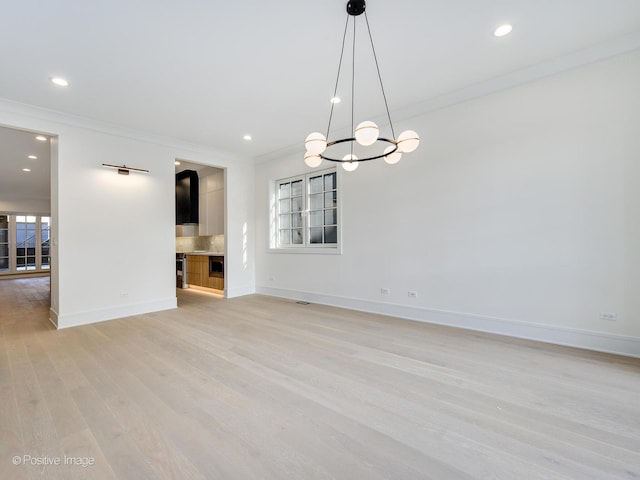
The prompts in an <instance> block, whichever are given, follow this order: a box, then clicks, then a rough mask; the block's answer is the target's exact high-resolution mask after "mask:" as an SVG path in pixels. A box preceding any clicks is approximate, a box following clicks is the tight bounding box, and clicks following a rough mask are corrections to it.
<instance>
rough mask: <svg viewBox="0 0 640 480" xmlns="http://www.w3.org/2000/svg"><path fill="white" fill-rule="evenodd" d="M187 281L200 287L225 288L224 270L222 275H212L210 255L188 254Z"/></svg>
mask: <svg viewBox="0 0 640 480" xmlns="http://www.w3.org/2000/svg"><path fill="white" fill-rule="evenodd" d="M220 258H224V257H220ZM187 283H188V284H189V285H195V286H198V287H206V288H215V289H216V290H224V272H222V276H220V275H217V276H211V275H210V273H209V256H208V255H187Z"/></svg>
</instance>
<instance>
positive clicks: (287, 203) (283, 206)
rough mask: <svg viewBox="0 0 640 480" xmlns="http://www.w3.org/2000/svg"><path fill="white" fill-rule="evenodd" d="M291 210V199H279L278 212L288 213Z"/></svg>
mask: <svg viewBox="0 0 640 480" xmlns="http://www.w3.org/2000/svg"><path fill="white" fill-rule="evenodd" d="M290 211H291V200H289V199H287V200H280V213H289V212H290Z"/></svg>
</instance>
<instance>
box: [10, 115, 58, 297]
mask: <svg viewBox="0 0 640 480" xmlns="http://www.w3.org/2000/svg"><path fill="white" fill-rule="evenodd" d="M0 145H1V147H0V281H2V280H18V279H25V282H22V283H20V284H21V285H22V286H23V287H25V288H30V289H31V288H32V289H33V290H34V292H33V293H34V295H33V296H31V297H26V298H33V299H34V302H36V300H37V302H38V303H39V304H40V303H41V302H42V294H41V293H42V290H43V288H45V287H46V289H47V301H48V302H49V307H52V305H51V298H52V296H51V291H52V288H53V283H55V282H53V281H52V280H53V279H51V272H52V261H51V260H52V255H53V252H52V246H51V233H52V223H53V218H52V208H51V204H52V195H51V183H52V182H51V170H52V169H51V165H52V159H53V158H54V157H55V156H56V146H57V137H55V136H54V135H49V134H44V133H41V132H34V131H28V130H22V129H17V128H12V127H8V126H0ZM38 277H46V278H44V279H42V280H35V279H36V278H38ZM28 279H33V280H34V281H33V282H29V281H26V280H28ZM2 285H3V287H4V288H3V290H7V289H9V290H11V289H12V288H13V285H15V282H13V283H11V284H9V283H4V284H2ZM35 286H37V288H35ZM36 290H37V292H38V295H36V294H35V293H36Z"/></svg>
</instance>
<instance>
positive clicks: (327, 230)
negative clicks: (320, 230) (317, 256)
mask: <svg viewBox="0 0 640 480" xmlns="http://www.w3.org/2000/svg"><path fill="white" fill-rule="evenodd" d="M324 243H338V227H324Z"/></svg>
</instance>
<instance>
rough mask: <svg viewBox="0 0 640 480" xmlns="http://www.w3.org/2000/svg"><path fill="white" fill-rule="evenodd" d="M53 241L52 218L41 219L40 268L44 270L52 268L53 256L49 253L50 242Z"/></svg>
mask: <svg viewBox="0 0 640 480" xmlns="http://www.w3.org/2000/svg"><path fill="white" fill-rule="evenodd" d="M50 239H51V217H42V218H41V219H40V258H41V264H40V267H41V268H42V270H49V269H50V268H51V254H50V253H49V243H50V242H49V241H50Z"/></svg>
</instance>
